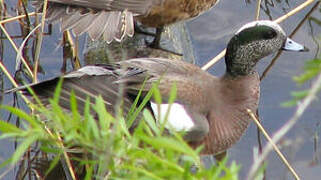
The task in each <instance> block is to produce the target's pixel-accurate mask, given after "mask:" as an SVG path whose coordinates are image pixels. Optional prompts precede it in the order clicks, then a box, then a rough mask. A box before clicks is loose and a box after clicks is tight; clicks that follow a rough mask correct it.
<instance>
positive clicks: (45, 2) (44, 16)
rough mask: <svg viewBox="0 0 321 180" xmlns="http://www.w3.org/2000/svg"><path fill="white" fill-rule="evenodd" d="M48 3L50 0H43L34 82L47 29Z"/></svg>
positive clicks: (36, 79)
mask: <svg viewBox="0 0 321 180" xmlns="http://www.w3.org/2000/svg"><path fill="white" fill-rule="evenodd" d="M47 4H48V0H44V2H43V8H42V9H43V11H42V18H41V30H40V34H39V39H38V41H37V44H36V51H35V63H34V68H33V82H34V83H36V82H37V81H38V78H37V73H38V68H39V58H40V51H41V45H42V39H43V32H44V29H45V20H46V13H47Z"/></svg>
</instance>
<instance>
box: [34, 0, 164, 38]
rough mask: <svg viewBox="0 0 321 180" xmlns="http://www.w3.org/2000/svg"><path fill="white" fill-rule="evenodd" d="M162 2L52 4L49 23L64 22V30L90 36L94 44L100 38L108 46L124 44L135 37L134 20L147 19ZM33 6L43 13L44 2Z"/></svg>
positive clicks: (74, 0) (58, 0) (60, 0)
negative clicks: (152, 10) (108, 44)
mask: <svg viewBox="0 0 321 180" xmlns="http://www.w3.org/2000/svg"><path fill="white" fill-rule="evenodd" d="M162 1H163V0H49V3H48V7H47V17H46V18H47V20H49V21H51V22H55V21H57V20H61V21H62V23H61V30H62V31H64V30H67V29H72V30H73V32H74V34H76V35H80V34H82V33H84V32H88V34H89V36H90V37H91V39H93V40H97V39H99V38H100V37H101V36H103V37H104V40H105V41H106V42H107V43H110V42H111V41H113V39H115V40H116V41H121V40H122V39H123V38H124V37H125V36H126V35H127V36H130V37H131V36H133V35H134V22H133V21H134V20H133V16H136V15H146V14H147V13H148V11H149V10H150V8H151V7H152V6H153V5H155V4H161V3H162ZM34 5H35V6H36V7H37V9H39V10H40V11H41V10H42V7H43V1H42V0H37V1H36V2H35V3H34Z"/></svg>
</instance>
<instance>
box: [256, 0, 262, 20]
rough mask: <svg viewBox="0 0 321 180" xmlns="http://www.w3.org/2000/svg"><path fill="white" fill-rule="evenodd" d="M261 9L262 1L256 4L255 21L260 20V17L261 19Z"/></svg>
mask: <svg viewBox="0 0 321 180" xmlns="http://www.w3.org/2000/svg"><path fill="white" fill-rule="evenodd" d="M260 9H261V0H258V1H257V4H256V15H255V20H256V21H257V20H259V17H260Z"/></svg>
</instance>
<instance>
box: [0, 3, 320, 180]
mask: <svg viewBox="0 0 321 180" xmlns="http://www.w3.org/2000/svg"><path fill="white" fill-rule="evenodd" d="M302 2H304V0H300V1H295V2H294V1H291V2H289V1H288V0H263V1H262V4H261V6H260V7H261V10H262V11H261V13H262V14H261V16H260V18H261V19H276V18H277V17H279V16H280V15H283V14H285V13H286V12H288V11H289V10H291V9H293V8H294V7H296V6H297V5H299V4H300V3H302ZM3 3H4V4H5V6H6V7H7V9H6V11H1V16H2V18H3V17H4V16H9V15H11V16H13V15H15V12H16V10H17V12H18V13H19V14H24V13H25V12H26V9H30V10H32V7H30V6H25V7H24V6H19V8H16V6H15V5H16V4H15V3H16V1H12V0H5V1H4V2H3ZM255 7H256V1H253V0H246V3H244V2H243V1H239V3H235V1H233V2H230V1H227V0H226V1H224V0H223V1H221V2H220V3H219V4H218V6H217V7H215V8H213V9H212V11H210V12H208V13H205V14H204V15H203V16H202V17H199V18H197V19H194V20H193V21H191V22H190V23H189V27H190V30H191V34H192V36H193V39H194V41H193V45H194V47H195V49H196V51H197V52H198V57H197V59H198V60H199V61H198V62H197V64H205V62H206V61H207V60H208V59H210V58H212V57H213V56H214V55H216V54H218V53H219V52H220V51H221V50H223V48H224V47H225V45H226V42H227V40H228V39H229V38H230V36H231V34H232V33H233V32H235V30H236V29H238V28H239V27H240V26H241V24H244V23H245V22H248V21H250V20H253V19H254V17H255V13H254V12H255ZM309 9H310V8H307V9H305V10H303V11H302V12H300V13H298V14H297V15H295V16H294V17H291V18H290V19H288V20H286V21H285V22H284V23H282V24H283V27H285V28H286V30H287V32H290V31H292V30H293V29H295V26H297V25H298V24H300V23H298V22H299V21H302V22H303V19H304V17H305V16H306V14H307V13H308V12H309ZM319 10H320V6H317V7H316V11H313V12H311V16H307V17H308V21H307V22H304V23H302V27H301V28H300V29H298V30H294V32H296V34H295V36H296V39H298V41H299V42H302V43H304V44H305V45H306V46H308V47H309V48H310V53H309V54H302V55H301V54H300V55H295V56H296V57H293V54H289V53H284V54H282V55H281V57H280V59H279V61H272V64H275V66H274V67H273V68H272V69H271V71H270V72H269V73H268V74H267V73H266V72H264V69H265V68H266V67H272V66H269V63H270V60H266V61H265V62H262V63H261V66H260V67H259V69H260V71H261V72H262V74H263V75H267V76H266V78H265V79H264V80H263V82H262V85H261V91H262V94H261V95H262V97H261V103H260V109H259V112H260V117H261V119H262V121H263V124H264V126H265V127H266V128H267V129H268V131H269V132H274V131H275V130H277V129H278V128H279V127H280V126H281V125H283V124H284V123H285V122H286V120H287V119H288V118H289V117H291V115H292V113H293V112H294V109H293V108H292V109H291V108H288V109H284V108H280V107H279V104H280V103H281V102H284V101H286V100H289V99H290V98H291V97H290V92H291V91H293V90H296V89H298V87H297V86H296V85H295V83H293V82H292V80H291V79H292V76H294V75H297V74H299V73H300V72H301V71H302V67H303V64H304V60H307V59H314V58H317V57H319V55H320V35H321V27H320V26H321V19H320V17H321V13H320V11H319ZM30 12H31V11H30ZM235 13H237V15H235ZM33 23H35V21H34V20H33V18H29V19H22V20H20V21H19V22H14V23H7V24H5V27H6V29H7V30H8V32H9V33H10V34H11V35H12V36H14V38H15V39H14V41H15V43H16V44H17V45H19V44H21V43H22V39H23V38H24V37H26V35H27V34H28V32H30V30H31V27H33ZM200 27H202V28H200ZM46 29H47V31H48V36H47V35H46V36H45V38H44V43H43V46H44V48H43V51H42V52H41V59H40V62H41V69H40V70H41V71H40V72H41V74H39V77H40V80H41V79H48V78H49V77H52V76H55V75H58V74H60V73H64V72H66V71H70V70H71V69H74V68H77V66H78V65H79V64H77V63H78V62H77V61H75V59H74V58H75V56H74V55H73V54H72V53H73V52H72V51H71V50H70V45H68V44H66V43H67V41H65V39H67V37H66V36H67V35H64V36H63V38H62V35H61V33H60V32H59V28H58V26H57V25H54V27H53V29H52V30H51V28H50V27H46ZM49 34H50V36H49ZM0 36H1V40H0V59H1V60H2V62H3V63H4V64H5V65H6V67H7V68H8V70H9V71H10V72H11V73H12V74H13V75H14V77H15V78H16V80H17V81H18V82H22V81H26V82H31V81H32V78H31V77H30V76H29V75H28V71H27V70H26V69H25V68H24V66H23V65H21V64H20V65H19V66H18V67H15V59H16V53H15V51H14V49H13V48H12V46H11V44H10V43H9V42H8V41H7V40H5V36H4V34H3V32H2V31H0ZM81 38H83V37H81ZM36 41H37V36H36V35H34V36H32V38H31V39H29V40H27V42H26V46H25V48H24V49H23V53H22V55H23V57H24V58H25V59H26V60H27V62H28V65H29V67H30V68H31V70H32V67H33V63H34V57H35V54H34V48H35V43H36ZM61 42H63V43H61ZM83 42H84V40H83V39H81V40H80V43H79V46H80V49H79V51H78V53H79V54H81V52H82V49H83V47H84V45H83V44H84V43H83ZM60 44H65V45H64V46H62V47H61V46H60ZM82 58H83V56H82V55H80V61H81V63H83V61H82ZM224 68H225V67H224V65H223V63H222V62H220V63H218V64H217V65H216V66H215V67H214V68H213V69H212V70H211V71H210V72H211V73H213V74H222V73H223V72H224ZM308 86H309V83H307V84H306V85H304V86H303V87H302V88H308ZM10 87H11V84H10V82H9V81H8V80H7V78H4V75H3V74H2V72H1V74H0V88H1V89H2V90H3V89H9V88H10ZM0 101H1V103H2V104H7V105H13V106H20V107H22V108H24V106H25V105H21V101H18V100H17V97H16V96H13V95H7V96H5V98H4V97H3V95H2V94H0ZM320 107H321V106H320V102H315V103H314V104H313V106H312V108H311V109H310V110H309V111H308V112H307V113H306V114H305V115H304V116H303V117H302V118H301V121H300V122H299V123H298V124H297V125H296V127H295V128H294V129H293V130H292V131H291V132H290V133H289V134H288V135H287V136H286V137H285V138H284V139H283V141H282V143H281V144H280V146H281V147H283V149H282V150H283V152H284V153H285V154H286V156H287V157H288V158H289V160H290V161H291V162H292V163H293V164H294V166H295V169H296V170H298V173H299V175H300V176H301V177H302V178H304V179H315V178H316V177H318V176H319V173H320V172H319V171H318V170H317V169H318V168H320V162H319V161H320V156H321V150H320V148H319V147H320V145H321V144H320V142H319V141H318V137H319V135H320V123H321V115H320V113H319V112H320ZM0 114H1V115H0V118H1V119H5V120H8V121H10V122H12V123H14V124H17V125H18V126H20V124H19V120H18V119H15V118H14V117H13V116H11V115H9V114H5V113H4V112H3V111H2V110H0ZM256 137H257V135H256V127H255V126H254V125H252V126H251V127H250V128H249V130H248V131H247V133H246V135H245V136H244V137H243V138H242V141H241V142H239V143H238V144H237V145H236V146H234V147H233V148H232V149H231V150H230V152H229V154H230V158H231V159H233V160H236V161H237V162H238V163H240V164H242V170H241V177H245V175H246V173H247V171H248V168H249V167H250V165H251V164H252V147H253V146H257V138H256ZM263 139H264V138H263ZM263 141H264V142H263V143H266V142H265V140H263ZM2 142H3V140H1V143H2ZM5 143H6V144H7V145H8V142H5ZM1 146H2V147H4V146H3V145H1ZM8 146H10V147H8V148H7V149H6V148H1V150H0V156H1V157H0V161H2V160H3V159H6V157H8V156H9V155H10V152H12V151H14V148H15V144H12V143H11V144H9V145H8ZM38 153H39V152H38V151H35V152H30V154H29V155H28V154H27V155H26V159H27V160H30V159H32V158H33V157H35V156H36V155H37V154H38ZM28 158H29V159H28ZM27 160H26V161H23V162H22V163H21V165H28V164H30V161H27ZM46 160H48V159H46ZM38 164H42V163H41V162H40V163H38ZM17 169H19V171H18V172H17V173H16V174H13V173H9V174H8V176H6V179H14V177H15V176H17V177H18V176H19V177H26V178H27V177H28V178H29V177H31V176H34V175H35V174H32V173H33V172H34V171H32V170H31V169H28V166H26V167H25V166H20V167H18V168H17ZM60 170H61V169H60ZM2 172H3V170H0V173H2ZM26 172H29V174H28V173H26ZM267 177H268V179H291V175H288V171H287V169H286V168H285V167H283V165H282V163H281V162H280V160H279V159H278V157H277V156H276V155H274V154H272V155H271V156H270V157H269V165H268V168H267ZM241 179H242V178H241Z"/></svg>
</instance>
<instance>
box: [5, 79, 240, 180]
mask: <svg viewBox="0 0 321 180" xmlns="http://www.w3.org/2000/svg"><path fill="white" fill-rule="evenodd" d="M59 86H61V83H60V85H58V88H57V90H56V93H55V97H54V98H53V99H51V100H50V107H51V108H47V107H48V106H44V105H42V104H41V103H39V100H37V101H38V103H33V104H30V106H31V108H32V109H33V111H34V112H37V113H32V114H29V113H27V112H25V111H23V110H20V109H18V108H14V107H10V106H2V108H4V109H6V110H7V111H9V112H10V113H12V114H14V115H16V116H17V117H19V118H20V119H21V124H22V126H21V127H16V126H15V125H13V124H11V123H7V122H5V121H2V120H0V131H1V135H0V138H1V139H3V138H7V139H8V138H9V139H11V140H16V141H17V142H18V147H17V148H16V151H15V152H14V153H13V155H12V157H11V158H10V159H8V160H7V161H6V162H4V163H2V167H4V166H6V165H8V164H11V165H15V164H19V163H25V158H26V155H25V154H28V156H29V157H30V156H31V158H30V159H31V160H30V161H28V163H27V164H29V165H30V164H35V165H33V166H32V168H34V169H35V170H33V171H30V173H31V176H32V177H34V179H39V176H41V178H46V177H49V176H52V174H54V178H55V179H68V178H66V177H71V176H70V174H69V175H68V173H70V169H73V170H72V171H74V174H76V177H77V179H78V178H79V179H221V180H233V179H238V170H239V166H237V165H236V164H235V163H234V162H233V163H231V164H230V165H229V167H228V166H227V164H226V162H227V160H226V159H225V160H223V161H222V162H220V163H217V165H213V166H211V168H205V167H204V165H203V164H202V162H201V159H200V151H201V148H202V147H200V148H198V149H196V150H194V149H192V148H191V147H190V146H189V145H188V144H187V143H186V142H185V141H184V140H183V134H182V133H171V135H166V133H165V131H164V125H162V124H161V125H160V124H156V122H155V120H154V118H153V116H152V115H151V113H150V112H149V111H148V110H143V112H142V113H143V118H142V120H141V121H140V122H139V123H138V125H137V127H136V128H135V130H133V132H130V131H129V130H128V127H130V126H129V125H128V124H127V122H128V121H127V120H128V119H132V118H131V117H130V116H133V115H135V114H136V115H135V117H137V113H131V115H129V117H127V118H124V117H118V118H115V117H113V116H112V115H111V114H110V113H108V112H107V111H106V108H105V105H104V100H103V99H102V98H101V97H97V98H96V100H95V101H96V102H95V104H94V105H90V103H89V100H88V101H87V103H86V108H85V110H84V112H81V113H79V112H78V110H77V101H76V97H75V95H73V94H72V95H71V98H70V109H71V112H70V113H67V112H66V111H64V110H63V109H62V108H61V107H60V106H59ZM156 94H157V93H156ZM173 94H175V93H173ZM34 98H37V97H36V96H34ZM147 98H148V97H147ZM149 98H150V97H149ZM140 110H141V108H138V111H140ZM92 112H94V113H92ZM132 112H134V111H132ZM44 119H45V120H44ZM37 150H38V151H37ZM36 152H37V153H36ZM39 152H41V153H39ZM30 154H31V155H30ZM40 154H41V155H40ZM44 155H45V156H46V159H49V161H48V163H43V162H39V161H37V160H36V159H43V156H44ZM68 162H71V163H70V164H68ZM60 166H62V167H61V168H60V170H61V169H62V171H63V173H62V174H63V177H58V174H60V173H57V172H54V173H52V171H55V170H56V169H59V168H57V167H60ZM27 169H29V168H27ZM42 171H43V172H42ZM25 174H26V173H25ZM41 178H40V179H41ZM69 179H70V178H69ZM71 179H72V178H71Z"/></svg>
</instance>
